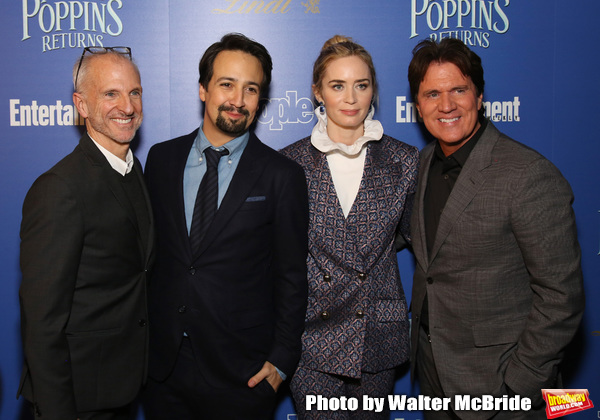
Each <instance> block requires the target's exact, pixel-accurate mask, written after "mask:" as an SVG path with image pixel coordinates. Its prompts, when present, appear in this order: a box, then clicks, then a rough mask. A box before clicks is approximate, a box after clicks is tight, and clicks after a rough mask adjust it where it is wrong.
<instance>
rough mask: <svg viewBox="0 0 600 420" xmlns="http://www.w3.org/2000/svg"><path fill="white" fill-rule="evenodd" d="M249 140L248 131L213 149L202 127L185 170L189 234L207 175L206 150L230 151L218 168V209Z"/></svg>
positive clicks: (185, 197) (186, 220)
mask: <svg viewBox="0 0 600 420" xmlns="http://www.w3.org/2000/svg"><path fill="white" fill-rule="evenodd" d="M249 138H250V134H249V133H248V131H246V132H245V133H244V134H242V135H241V136H240V137H236V138H235V139H233V140H230V141H228V142H227V143H225V144H224V145H223V146H221V147H213V146H212V145H211V144H210V142H209V141H208V139H207V138H206V136H205V135H204V132H203V131H202V127H200V130H198V135H197V136H196V139H195V140H194V144H193V145H192V148H191V150H190V154H189V155H188V158H187V162H186V163H185V169H184V170H183V202H184V205H185V223H186V225H187V230H188V234H189V233H190V228H191V226H192V216H193V215H194V204H195V203H196V195H197V194H198V187H199V186H200V182H201V181H202V177H203V176H204V174H205V173H206V158H205V156H204V150H205V149H206V148H207V147H212V148H213V149H215V150H219V151H220V150H223V149H227V150H229V154H228V155H227V156H223V157H222V158H221V160H219V167H218V168H217V171H218V173H219V197H218V199H217V200H218V201H217V208H218V207H219V206H220V205H221V201H223V197H225V193H226V192H227V188H229V184H230V183H231V179H232V178H233V174H234V173H235V170H236V168H237V166H238V164H239V163H240V158H241V157H242V153H243V152H244V149H245V148H246V145H247V144H248V139H249Z"/></svg>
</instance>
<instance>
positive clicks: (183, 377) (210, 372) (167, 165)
mask: <svg viewBox="0 0 600 420" xmlns="http://www.w3.org/2000/svg"><path fill="white" fill-rule="evenodd" d="M271 69H272V63H271V57H270V56H269V53H268V52H267V50H266V49H265V47H264V46H262V45H261V44H259V43H257V42H255V41H253V40H250V39H248V38H246V37H245V36H243V35H241V34H228V35H225V36H224V37H223V38H222V39H221V41H220V42H217V43H215V44H213V45H212V46H210V47H209V48H208V50H207V51H206V52H205V53H204V55H203V57H202V59H201V60H200V66H199V70H200V99H201V100H202V101H203V102H204V122H203V124H202V126H201V127H200V128H199V129H196V130H195V131H194V132H192V133H191V134H188V135H186V136H182V137H179V138H176V139H174V140H170V141H167V142H164V143H160V144H157V145H155V146H153V147H152V149H151V150H150V152H149V154H148V160H147V164H146V175H147V182H148V188H149V190H150V196H151V200H152V204H153V208H154V212H155V217H156V223H157V233H158V248H159V251H158V255H157V264H156V266H155V270H154V271H153V275H152V278H151V282H150V284H151V287H150V307H149V310H150V320H151V322H150V325H151V343H150V353H151V354H150V377H151V380H150V381H149V384H148V389H147V392H146V394H145V398H144V400H145V401H144V405H145V412H146V417H147V418H148V419H174V418H176V419H178V420H182V419H183V420H185V419H199V418H201V419H229V418H231V419H233V418H244V419H264V418H268V416H269V415H270V414H271V413H272V411H273V410H274V407H275V401H276V398H275V396H276V391H277V389H278V387H279V385H280V384H281V382H282V381H283V380H284V379H285V378H286V376H290V375H291V374H292V373H293V372H294V368H295V366H296V363H297V361H298V358H299V355H300V349H301V344H300V336H301V333H302V330H303V324H304V314H305V311H306V299H307V280H306V275H307V273H306V256H307V246H308V245H307V242H308V239H307V229H308V198H307V189H306V182H305V177H304V173H303V171H302V169H301V167H300V166H298V165H297V164H295V163H294V162H292V161H291V160H288V159H287V158H285V157H283V156H282V155H280V154H278V153H277V152H275V151H274V150H272V149H271V148H269V147H267V146H265V145H264V144H263V143H261V142H260V141H259V139H258V138H257V137H256V136H255V135H254V134H252V133H250V132H249V128H250V126H251V124H252V123H253V122H254V119H255V117H256V115H257V111H258V109H259V100H260V98H261V96H262V95H264V94H265V93H266V90H267V89H268V86H269V83H270V80H271ZM221 157H223V159H221Z"/></svg>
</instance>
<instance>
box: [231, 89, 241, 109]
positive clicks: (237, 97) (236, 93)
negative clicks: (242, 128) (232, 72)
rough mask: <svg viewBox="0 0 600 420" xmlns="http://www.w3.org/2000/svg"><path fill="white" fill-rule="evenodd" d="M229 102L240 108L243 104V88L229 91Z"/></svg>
mask: <svg viewBox="0 0 600 420" xmlns="http://www.w3.org/2000/svg"><path fill="white" fill-rule="evenodd" d="M229 103H230V104H231V105H233V106H235V107H236V108H241V107H243V106H244V90H243V89H234V90H233V91H232V92H231V96H230V97H229Z"/></svg>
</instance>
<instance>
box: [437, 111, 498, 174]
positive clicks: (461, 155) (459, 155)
mask: <svg viewBox="0 0 600 420" xmlns="http://www.w3.org/2000/svg"><path fill="white" fill-rule="evenodd" d="M479 123H480V124H481V126H480V127H479V129H478V130H477V131H476V132H475V134H473V137H471V138H470V139H469V140H468V141H467V142H466V143H465V144H463V145H462V146H461V148H460V149H458V150H457V151H456V152H454V153H452V154H451V155H449V156H446V155H444V152H443V151H442V147H441V146H440V142H439V141H436V144H435V156H436V157H437V158H438V159H439V160H441V161H442V162H445V161H447V160H448V159H450V160H454V161H456V163H458V165H459V166H460V167H461V168H462V167H463V166H465V163H467V159H469V156H470V155H471V152H472V151H473V149H474V148H475V145H476V144H477V142H478V141H479V139H480V138H481V135H482V134H483V132H484V131H485V128H486V127H487V120H486V119H484V118H481V119H480V120H479Z"/></svg>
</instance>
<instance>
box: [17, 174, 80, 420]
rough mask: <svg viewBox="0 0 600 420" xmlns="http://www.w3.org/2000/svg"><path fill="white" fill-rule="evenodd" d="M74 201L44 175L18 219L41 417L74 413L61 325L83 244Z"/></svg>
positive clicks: (25, 333)
mask: <svg viewBox="0 0 600 420" xmlns="http://www.w3.org/2000/svg"><path fill="white" fill-rule="evenodd" d="M82 238H83V228H82V220H81V214H80V212H79V211H78V204H77V201H76V199H75V198H74V196H73V194H72V192H71V191H70V190H69V187H68V186H67V185H66V183H65V182H64V181H63V180H61V179H60V178H59V177H58V176H56V175H52V174H46V175H43V176H42V177H40V178H39V179H38V180H37V181H36V182H35V183H34V185H33V186H32V188H31V189H30V191H29V193H28V194H27V197H26V198H25V202H24V204H23V219H22V223H21V257H20V259H21V271H22V274H23V278H22V283H21V288H20V303H21V333H22V340H23V350H24V353H25V363H26V366H27V369H28V371H29V372H28V375H29V378H30V381H31V391H32V399H33V401H32V402H33V403H34V406H35V409H36V411H38V412H39V416H40V418H43V419H75V418H76V417H77V413H76V407H75V396H74V391H73V382H72V374H71V367H70V355H69V347H68V344H67V337H66V334H65V328H66V325H67V322H68V319H69V314H70V310H71V303H72V300H73V294H74V291H75V283H76V278H77V270H78V267H79V260H80V256H81V249H82V246H83V239H82Z"/></svg>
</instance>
